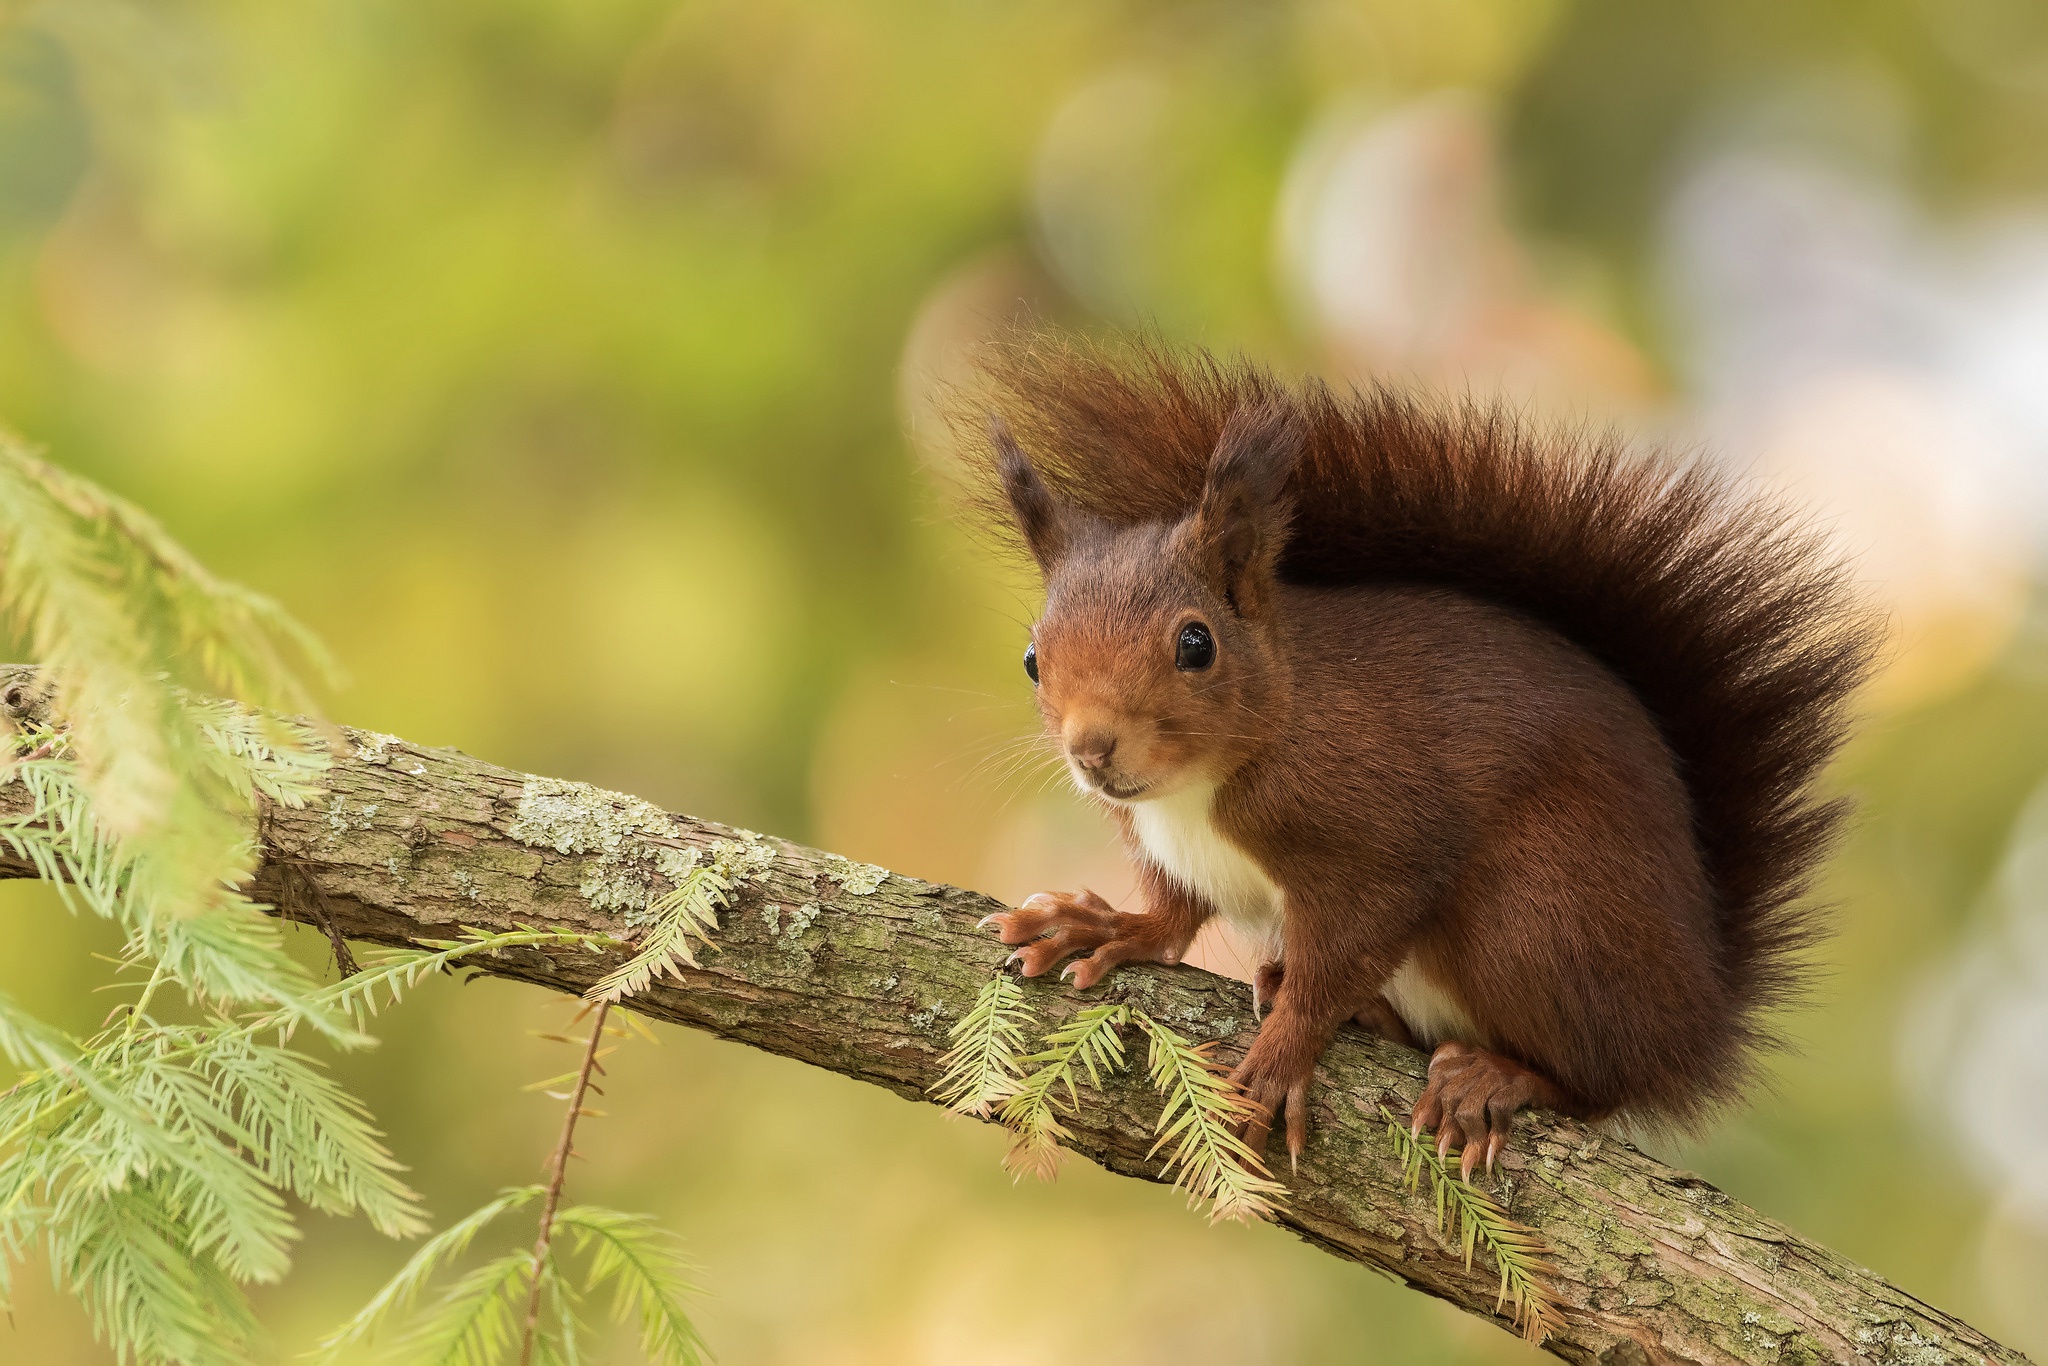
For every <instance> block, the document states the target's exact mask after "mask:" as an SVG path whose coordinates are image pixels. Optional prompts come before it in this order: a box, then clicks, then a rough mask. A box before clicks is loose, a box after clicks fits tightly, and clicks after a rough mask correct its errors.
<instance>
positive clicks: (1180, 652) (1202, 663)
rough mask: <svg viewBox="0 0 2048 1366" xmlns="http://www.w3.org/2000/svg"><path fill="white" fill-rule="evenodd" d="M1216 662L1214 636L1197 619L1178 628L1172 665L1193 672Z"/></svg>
mask: <svg viewBox="0 0 2048 1366" xmlns="http://www.w3.org/2000/svg"><path fill="white" fill-rule="evenodd" d="M1215 662H1216V637H1214V636H1212V635H1210V634H1209V628H1208V627H1206V626H1204V625H1202V623H1201V622H1199V621H1191V622H1189V623H1188V624H1187V625H1185V626H1183V627H1181V628H1180V640H1179V642H1178V643H1177V644H1176V645H1175V647H1174V651H1173V667H1174V668H1176V669H1184V670H1187V671H1189V672H1193V671H1195V670H1199V669H1206V668H1208V667H1209V666H1210V665H1211V664H1214V663H1215Z"/></svg>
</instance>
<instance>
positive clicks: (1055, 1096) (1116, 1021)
mask: <svg viewBox="0 0 2048 1366" xmlns="http://www.w3.org/2000/svg"><path fill="white" fill-rule="evenodd" d="M1130 1019H1131V1008H1130V1007H1129V1006H1125V1005H1101V1006H1090V1007H1088V1008H1087V1009H1086V1010H1082V1011H1078V1012H1076V1013H1075V1015H1074V1017H1073V1018H1072V1019H1070V1020H1068V1021H1067V1022H1066V1023H1065V1024H1063V1025H1061V1026H1060V1027H1059V1028H1057V1029H1055V1030H1053V1032H1052V1033H1050V1034H1048V1035H1046V1036H1045V1048H1044V1049H1043V1050H1042V1051H1040V1052H1037V1053H1033V1054H1031V1055H1030V1056H1029V1057H1026V1058H1024V1059H1022V1060H1021V1061H1022V1062H1023V1063H1024V1064H1025V1065H1026V1066H1030V1067H1033V1068H1034V1070H1033V1071H1031V1072H1029V1073H1027V1074H1026V1075H1025V1077H1024V1079H1023V1081H1022V1082H1021V1083H1019V1084H1018V1087H1017V1090H1016V1093H1015V1094H1014V1095H1012V1096H1010V1098H1009V1099H1007V1100H1005V1101H1004V1102H1003V1104H1002V1108H1001V1110H1000V1111H998V1114H999V1117H1000V1118H1001V1120H1002V1122H1003V1124H1004V1125H1005V1126H1006V1127H1007V1128H1008V1129H1009V1130H1010V1131H1011V1132H1012V1133H1013V1134H1015V1135H1016V1138H1015V1139H1014V1141H1012V1143H1011V1144H1010V1151H1009V1152H1008V1153H1006V1154H1004V1156H1003V1166H1004V1167H1005V1168H1006V1169H1007V1170H1008V1171H1009V1172H1010V1174H1011V1175H1013V1176H1016V1177H1018V1178H1020V1179H1021V1178H1022V1177H1025V1176H1035V1177H1037V1178H1038V1179H1039V1180H1041V1181H1050V1180H1052V1179H1053V1178H1054V1177H1055V1176H1057V1175H1058V1174H1059V1167H1060V1140H1061V1139H1063V1138H1072V1137H1073V1135H1072V1134H1071V1133H1069V1132H1068V1130H1067V1128H1066V1126H1065V1125H1063V1124H1061V1123H1060V1118H1059V1111H1060V1109H1061V1108H1062V1107H1061V1102H1060V1097H1059V1092H1060V1088H1061V1087H1065V1088H1066V1093H1067V1098H1066V1102H1065V1106H1064V1108H1065V1109H1066V1111H1067V1113H1069V1114H1072V1113H1073V1111H1074V1109H1075V1107H1076V1106H1078V1105H1079V1104H1080V1103H1081V1093H1080V1090H1079V1074H1080V1073H1082V1072H1086V1073H1087V1075H1088V1081H1089V1084H1090V1085H1092V1086H1098V1087H1099V1086H1101V1085H1102V1074H1103V1073H1105V1072H1117V1071H1121V1070H1122V1069H1123V1065H1124V1041H1123V1036H1122V1035H1121V1034H1120V1033H1119V1032H1118V1031H1119V1030H1121V1029H1122V1028H1123V1027H1124V1026H1125V1025H1126V1024H1129V1023H1130Z"/></svg>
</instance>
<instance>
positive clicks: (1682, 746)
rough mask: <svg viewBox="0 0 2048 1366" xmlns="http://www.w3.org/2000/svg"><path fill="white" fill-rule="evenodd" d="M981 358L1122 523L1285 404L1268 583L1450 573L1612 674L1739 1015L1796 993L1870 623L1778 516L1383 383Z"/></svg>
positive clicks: (1188, 365)
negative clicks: (1692, 838)
mask: <svg viewBox="0 0 2048 1366" xmlns="http://www.w3.org/2000/svg"><path fill="white" fill-rule="evenodd" d="M984 373H985V375H986V378H987V380H988V381H989V384H988V388H987V389H986V390H984V391H982V392H980V393H979V394H977V395H976V396H975V400H974V406H975V407H976V409H977V410H979V411H980V412H985V411H986V410H987V409H988V408H993V409H994V410H995V411H997V412H999V413H1000V414H1001V415H1002V417H1003V418H1004V419H1005V421H1007V422H1008V423H1009V425H1010V427H1011V429H1012V430H1013V431H1014V432H1015V433H1016V435H1017V436H1018V438H1019V439H1020V440H1021V441H1022V442H1023V444H1024V446H1025V448H1026V449H1027V450H1029V451H1030V452H1031V454H1032V458H1033V461H1034V463H1035V464H1036V466H1037V468H1038V470H1039V472H1040V473H1041V474H1042V475H1043V476H1044V477H1045V478H1046V479H1047V480H1048V482H1050V483H1051V484H1052V485H1053V486H1054V487H1055V489H1056V490H1057V491H1058V492H1060V493H1061V494H1063V495H1064V496H1065V497H1067V498H1069V499H1071V500H1072V501H1073V502H1075V503H1078V504H1080V505H1082V506H1084V507H1086V508H1088V509H1090V510H1092V511H1093V512H1095V513H1097V514H1098V515H1100V516H1103V517H1105V518H1108V519H1110V520H1112V521H1116V522H1121V523H1129V522H1138V521H1148V520H1154V519H1163V518H1178V517H1180V516H1182V515H1184V514H1185V513H1187V512H1188V511H1189V510H1190V509H1191V508H1192V507H1193V505H1194V502H1195V499H1196V496H1197V495H1198V493H1199V491H1200V489H1201V485H1202V477H1203V472H1204V470H1205V468H1206V466H1207V462H1208V457H1209V454H1210V452H1211V451H1212V450H1213V449H1214V447H1215V445H1216V440H1217V437H1218V434H1219V433H1220V432H1221V431H1222V428H1223V424H1224V420H1225V419H1226V418H1227V417H1228V416H1229V415H1230V414H1231V413H1232V412H1233V411H1235V410H1236V409H1238V408H1240V407H1242V406H1244V405H1246V404H1250V403H1267V402H1278V403H1281V404H1284V405H1286V406H1287V407H1289V408H1290V409H1291V410H1292V411H1293V412H1294V413H1295V415H1296V419H1297V421H1298V423H1299V426H1300V430H1301V432H1302V434H1303V439H1304V453H1303V458H1302V461H1301V465H1300V468H1299V471H1298V473H1297V475H1296V482H1295V487H1294V493H1295V506H1296V514H1295V521H1294V526H1293V530H1292V533H1291V536H1290V540H1289V544H1288V547H1287V550H1286V552H1285V555H1284V558H1283V561H1282V565H1281V574H1282V576H1283V577H1284V578H1286V579H1288V580H1290V581H1292V582H1297V583H1317V584H1356V583H1367V582H1388V581H1399V582H1408V583H1420V582H1426V583H1432V584H1440V585H1446V586H1449V587H1453V588H1457V589H1460V590H1463V591H1465V592H1468V593H1471V594H1473V595H1475V596H1477V597H1481V598H1485V599H1488V600H1491V601H1493V602H1496V603H1499V604H1502V605H1504V606H1508V607H1511V608H1514V609H1516V610H1518V611H1520V612H1522V613H1524V614H1526V615H1528V616H1530V617H1534V618H1536V619H1538V620H1541V621H1543V622H1545V623H1547V624H1548V625H1549V626H1550V627H1551V628H1552V629H1554V630H1556V631H1558V632H1559V633H1561V634H1562V635H1564V636H1565V637H1566V638H1568V639H1570V640H1572V641H1574V642H1575V643H1577V644H1578V645H1579V646H1580V647H1581V648H1583V649H1585V650H1586V651H1588V652H1589V653H1591V654H1592V655H1593V656H1594V657H1596V658H1597V659H1599V660H1600V661H1601V662H1602V663H1604V664H1605V665H1606V666H1607V667H1608V668H1610V669H1612V670H1613V671H1614V672H1615V674H1617V675H1618V676H1619V677H1621V678H1622V679H1623V680H1624V681H1626V682H1627V683H1628V685H1629V686H1630V687H1632V688H1633V689H1634V690H1635V692H1636V694H1637V695H1638V696H1639V697H1640V698H1641V699H1642V700H1643V702H1644V704H1645V705H1646V706H1647V707H1648V709H1649V711H1650V713H1651V715H1652V716H1654V717H1655V719H1656V721H1657V724H1658V725H1659V727H1660V728H1661V729H1662V732H1663V735H1664V738H1665V742H1666V743H1667V744H1668V745H1669V746H1670V748H1671V750H1672V752H1673V753H1674V754H1675V755H1676V756H1677V759H1678V765H1679V771H1680V775H1681V777H1682V778H1683V780H1684V782H1685V785H1686V787H1687V790H1688V791H1689V792H1690V794H1691V798H1692V804H1693V813H1694V828H1695V831H1696V833H1697V838H1698V841H1699V848H1700V852H1701V854H1702V856H1703V860H1704V863H1705V866H1706V869H1707V874H1708V877H1709V878H1710V880H1711V885H1712V887H1713V889H1714V892H1715V898H1716V902H1717V908H1718V914H1719V917H1720V924H1721V931H1722V936H1723V940H1724V944H1725V951H1726V956H1725V959H1724V968H1725V971H1726V973H1727V980H1728V982H1729V984H1730V986H1731V987H1732V988H1733V989H1734V992H1735V995H1736V999H1737V1000H1738V1001H1739V1002H1740V1003H1741V1004H1742V1006H1743V1008H1744V1014H1745V1016H1746V1017H1747V1016H1748V1015H1749V1013H1750V1012H1751V1011H1753V1010H1755V1009H1756V1008H1757V1007H1760V1006H1767V1005H1771V1004H1774V1003H1776V1002H1778V1001H1780V1000H1782V999H1783V998H1784V997H1785V996H1786V995H1787V993H1788V992H1789V991H1790V990H1791V989H1792V988H1794V987H1795V986H1796V985H1797V983H1796V976H1797V963H1796V958H1795V955H1794V953H1793V950H1794V949H1796V948H1797V947H1798V946H1799V945H1801V944H1802V943H1804V942H1806V941H1807V940H1808V939H1809V938H1810V937H1811V936H1812V934H1813V933H1814V925H1813V923H1812V918H1811V915H1810V912H1809V911H1808V910H1807V909H1806V908H1805V907H1803V906H1802V905H1801V903H1800V895H1801V893H1802V892H1804V891H1805V890H1806V888H1807V884H1808V882H1809V880H1810V878H1811V875H1812V873H1813V871H1814V868H1815V865H1816V864H1817V863H1818V861H1819V859H1820V858H1821V856H1822V855H1823V853H1824V852H1825V851H1826V849H1827V846H1828V844H1829V842H1830V840H1831V838H1832V836H1833V834H1834V833H1835V831H1836V829H1837V827H1838V826H1839V825H1840V823H1841V820H1842V818H1843V816H1844V815H1845V814H1846V813H1845V804H1844V803H1843V802H1841V801H1839V800H1838V801H1826V800H1822V799H1820V798H1819V797H1818V796H1817V795H1816V794H1815V792H1814V790H1813V787H1814V780H1815V778H1816V776H1817V775H1818V773H1819V771H1820V769H1821V768H1822V766H1823V765H1825V764H1826V762H1827V760H1828V759H1829V757H1830V756H1831V755H1832V754H1833V753H1834V751H1835V749H1836V748H1837V747H1838V745H1839V744H1840V743H1841V740H1842V738H1843V735H1844V731H1845V726H1846V721H1847V714H1846V712H1847V707H1846V704H1847V702H1848V699H1849V697H1850V695H1851V693H1852V692H1854V690H1855V689H1856V687H1857V685H1858V684H1859V683H1860V682H1861V680H1862V679H1863V678H1864V676H1865V675H1866V673H1867V671H1868V669H1869V667H1870V665H1871V662H1872V660H1873V657H1874V654H1875V649H1876V644H1877V639H1878V635H1879V630H1878V623H1877V621H1876V619H1875V618H1874V617H1873V616H1872V615H1871V614H1870V613H1869V612H1868V611H1867V610H1866V609H1865V608H1864V607H1863V605H1862V604H1861V603H1860V602H1859V600H1858V597H1857V595H1856V593H1855V591H1854V589H1853V587H1852V585H1851V582H1850V579H1849V576H1848V574H1847V572H1846V569H1845V567H1844V566H1843V565H1842V563H1841V562H1840V560H1839V559H1837V558H1836V557H1835V556H1833V555H1831V554H1830V553H1829V552H1828V550H1827V548H1826V546H1825V545H1824V543H1823V542H1822V540H1821V539H1820V538H1819V537H1818V536H1817V535H1815V534H1814V533H1813V532H1811V531H1810V530H1808V529H1806V528H1805V527H1803V526H1802V525H1800V523H1799V522H1798V521H1797V520H1796V519H1795V518H1794V517H1793V516H1792V515H1791V514H1790V513H1789V512H1788V511H1787V510H1786V509H1784V508H1783V507H1780V506H1778V505H1776V504H1773V503H1770V502H1766V501H1762V500H1759V499H1758V498H1756V497H1755V496H1753V495H1751V494H1748V493H1745V492H1742V491H1740V490H1738V489H1737V488H1736V487H1734V486H1733V485H1732V484H1731V482H1730V481H1729V480H1728V479H1727V478H1726V477H1724V476H1722V475H1720V474H1717V473H1716V472H1714V471H1713V470H1711V469H1710V468H1708V467H1705V466H1703V465H1700V464H1698V463H1689V462H1681V461H1677V460H1674V459H1672V458H1669V457H1666V456H1654V457H1649V458H1644V457H1639V456H1636V455H1632V454H1630V453H1629V452H1627V451H1626V450H1625V449H1624V448H1623V447H1622V445H1621V444H1620V443H1619V441H1618V440H1617V439H1616V438H1614V437H1612V436H1600V437H1589V436H1581V435H1553V434H1550V433H1547V432H1546V433H1539V432H1536V431H1534V430H1532V429H1531V428H1530V427H1529V426H1527V425H1526V424H1524V423H1523V422H1522V421H1520V420H1518V418H1517V417H1516V416H1515V415H1514V414H1512V413H1511V412H1509V411H1507V410H1506V409H1504V408H1501V407H1498V406H1493V405H1488V404H1483V403H1478V402H1473V401H1464V402H1435V401H1425V400H1422V399H1419V398H1416V397H1413V396H1410V395H1406V394H1402V393H1397V392H1395V391H1393V390H1390V389H1387V388H1385V387H1372V388H1367V389H1363V390H1358V391H1353V392H1348V393H1343V394H1339V393H1336V392H1333V391H1332V390H1331V389H1330V388H1329V387H1328V386H1327V385H1325V384H1323V383H1321V382H1319V381H1316V380H1308V381H1305V382H1302V383H1299V384H1284V383H1282V382H1280V381H1279V380H1277V379H1276V378H1275V377H1274V376H1273V375H1272V374H1271V373H1270V372H1269V371H1267V370H1265V369H1263V368H1261V367H1259V366H1256V365H1253V364H1250V363H1248V362H1242V361H1239V362H1229V363H1226V362H1223V361H1219V360H1217V359H1216V358H1214V357H1212V356H1210V355H1208V354H1206V353H1203V352H1199V351H1173V350H1169V349H1167V348H1165V347H1162V346H1158V345H1155V344H1149V343H1131V344H1128V345H1125V346H1122V347H1120V348H1118V349H1115V350H1110V349H1107V348H1097V347H1086V346H1081V345H1079V344H1075V343H1068V342H1064V341H1056V340H1051V339H1048V338H1045V337H1033V338H1029V339H1025V340H1020V341H1013V342H1011V343H1008V344H1006V345H1003V346H1001V347H998V348H995V349H992V350H991V352H990V353H989V355H988V356H987V357H986V361H985V367H984ZM1753 1027H1754V1024H1753V1022H1752V1028H1753Z"/></svg>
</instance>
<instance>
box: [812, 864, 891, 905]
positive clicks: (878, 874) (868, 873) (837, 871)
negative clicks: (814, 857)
mask: <svg viewBox="0 0 2048 1366" xmlns="http://www.w3.org/2000/svg"><path fill="white" fill-rule="evenodd" d="M825 876H827V877H829V878H831V879H832V880H833V881H834V882H836V883H838V884H839V887H840V890H842V891H844V892H845V893H846V894H847V895H849V896H868V895H870V894H872V893H873V892H874V891H876V890H877V889H878V888H879V887H881V885H882V884H883V883H884V882H886V881H887V880H888V878H889V870H888V869H887V868H878V867H876V866H875V865H874V864H872V863H855V862H854V861H853V860H852V859H850V858H842V857H841V856H840V855H838V854H827V855H826V856H825Z"/></svg>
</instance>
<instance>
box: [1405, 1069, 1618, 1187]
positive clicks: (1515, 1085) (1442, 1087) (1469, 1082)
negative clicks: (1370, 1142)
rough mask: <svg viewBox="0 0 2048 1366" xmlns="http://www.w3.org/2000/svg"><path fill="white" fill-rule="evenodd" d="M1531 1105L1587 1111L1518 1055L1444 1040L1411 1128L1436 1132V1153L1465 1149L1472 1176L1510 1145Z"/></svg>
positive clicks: (1464, 1169)
mask: <svg viewBox="0 0 2048 1366" xmlns="http://www.w3.org/2000/svg"><path fill="white" fill-rule="evenodd" d="M1526 1105H1537V1106H1541V1107H1543V1108H1544V1109H1546V1110H1556V1111H1559V1112H1561V1113H1564V1114H1576V1115H1583V1114H1584V1110H1583V1107H1580V1106H1577V1105H1574V1104H1573V1103H1572V1102H1571V1101H1570V1099H1569V1098H1568V1097H1567V1096H1566V1095H1565V1093H1564V1092H1563V1091H1562V1090H1561V1089H1560V1088H1559V1087H1558V1085H1557V1084H1556V1083H1555V1082H1553V1081H1551V1080H1550V1078H1548V1077H1546V1076H1544V1075H1543V1074H1542V1073H1541V1072H1537V1071H1535V1070H1534V1069H1532V1068H1528V1067H1524V1066H1523V1065H1522V1064H1521V1063H1518V1062H1516V1061H1515V1060H1514V1059H1513V1058H1506V1057H1502V1056H1501V1055H1500V1054H1498V1053H1494V1052H1489V1051H1488V1050H1486V1049H1484V1048H1478V1047H1475V1046H1474V1045H1472V1044H1469V1043H1440V1044H1438V1045H1437V1047H1436V1052H1435V1053H1433V1054H1431V1055H1430V1059H1429V1081H1428V1082H1427V1083H1426V1084H1425V1085H1424V1086H1423V1088H1422V1096H1421V1098H1420V1099H1418V1100H1417V1101H1416V1102H1415V1113H1414V1116H1413V1117H1412V1118H1411V1119H1410V1121H1409V1126H1408V1127H1409V1132H1411V1133H1417V1134H1419V1133H1421V1132H1422V1131H1423V1130H1424V1129H1433V1130H1435V1131H1436V1155H1437V1156H1438V1157H1447V1156H1449V1154H1450V1151H1451V1149H1453V1148H1458V1149H1462V1150H1463V1151H1462V1155H1461V1156H1460V1158H1459V1161H1458V1166H1459V1168H1460V1171H1461V1173H1462V1175H1464V1176H1465V1177H1467V1178H1468V1179H1469V1178H1470V1177H1471V1175H1472V1169H1473V1168H1474V1167H1476V1166H1477V1165H1479V1159H1480V1157H1481V1156H1482V1155H1483V1156H1484V1157H1485V1159H1486V1169H1487V1170H1488V1171H1492V1170H1493V1162H1494V1159H1495V1158H1497V1157H1499V1156H1500V1154H1501V1150H1502V1149H1503V1148H1505V1147H1507V1142H1508V1133H1509V1130H1510V1129H1511V1128H1512V1127H1513V1126H1514V1122H1515V1111H1517V1110H1519V1109H1521V1108H1522V1107H1523V1106H1526Z"/></svg>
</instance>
